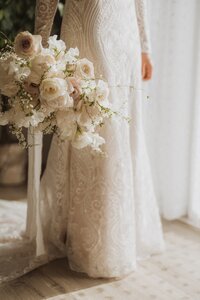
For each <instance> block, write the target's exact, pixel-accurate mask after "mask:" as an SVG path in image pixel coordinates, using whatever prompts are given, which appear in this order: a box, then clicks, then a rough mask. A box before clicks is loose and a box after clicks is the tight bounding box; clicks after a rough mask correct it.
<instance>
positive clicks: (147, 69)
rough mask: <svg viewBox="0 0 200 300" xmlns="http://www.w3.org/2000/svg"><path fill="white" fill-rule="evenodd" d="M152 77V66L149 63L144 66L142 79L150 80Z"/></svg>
mask: <svg viewBox="0 0 200 300" xmlns="http://www.w3.org/2000/svg"><path fill="white" fill-rule="evenodd" d="M151 77H152V66H151V65H149V64H144V66H143V68H142V79H143V80H150V79H151Z"/></svg>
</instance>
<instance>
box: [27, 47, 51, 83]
mask: <svg viewBox="0 0 200 300" xmlns="http://www.w3.org/2000/svg"><path fill="white" fill-rule="evenodd" d="M30 63H31V73H30V75H29V77H28V80H29V81H30V82H32V83H34V84H39V83H40V81H41V79H42V76H43V75H44V73H45V72H47V71H48V70H49V68H51V67H52V65H54V64H55V59H54V57H53V56H52V55H49V54H43V53H41V54H39V55H36V56H35V57H34V58H33V59H32V60H31V62H30Z"/></svg>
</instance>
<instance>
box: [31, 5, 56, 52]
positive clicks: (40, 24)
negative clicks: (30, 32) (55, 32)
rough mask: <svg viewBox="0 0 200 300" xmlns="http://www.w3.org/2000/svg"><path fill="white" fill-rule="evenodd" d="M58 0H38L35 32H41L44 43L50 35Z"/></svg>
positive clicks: (44, 43)
mask: <svg viewBox="0 0 200 300" xmlns="http://www.w3.org/2000/svg"><path fill="white" fill-rule="evenodd" d="M57 5H58V0H37V1H36V9H35V33H36V34H40V35H41V36H42V39H43V45H44V46H45V45H46V44H47V40H48V38H49V36H50V33H51V29H52V25H53V21H54V16H55V13H56V10H57Z"/></svg>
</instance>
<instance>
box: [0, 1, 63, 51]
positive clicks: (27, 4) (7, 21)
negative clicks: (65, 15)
mask: <svg viewBox="0 0 200 300" xmlns="http://www.w3.org/2000/svg"><path fill="white" fill-rule="evenodd" d="M61 3H63V1H61ZM35 4H36V0H0V31H2V32H3V33H4V34H5V35H6V36H7V37H8V38H9V39H11V40H13V39H14V37H15V36H16V34H17V33H18V32H20V31H25V30H28V31H30V32H31V33H33V31H34V18H35ZM59 8H60V9H59V10H58V11H57V14H56V17H55V22H54V28H53V32H54V33H56V34H59V31H60V26H61V14H62V6H61V5H60V6H59ZM3 43H4V41H3V40H2V39H1V40H0V47H2V45H3Z"/></svg>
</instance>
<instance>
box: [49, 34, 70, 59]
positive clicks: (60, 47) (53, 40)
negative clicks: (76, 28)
mask: <svg viewBox="0 0 200 300" xmlns="http://www.w3.org/2000/svg"><path fill="white" fill-rule="evenodd" d="M48 45H49V47H48V48H49V50H50V51H51V52H52V53H54V55H55V58H56V60H59V59H62V58H63V56H64V55H65V50H66V45H65V42H64V41H62V40H57V35H53V36H50V37H49V39H48Z"/></svg>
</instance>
